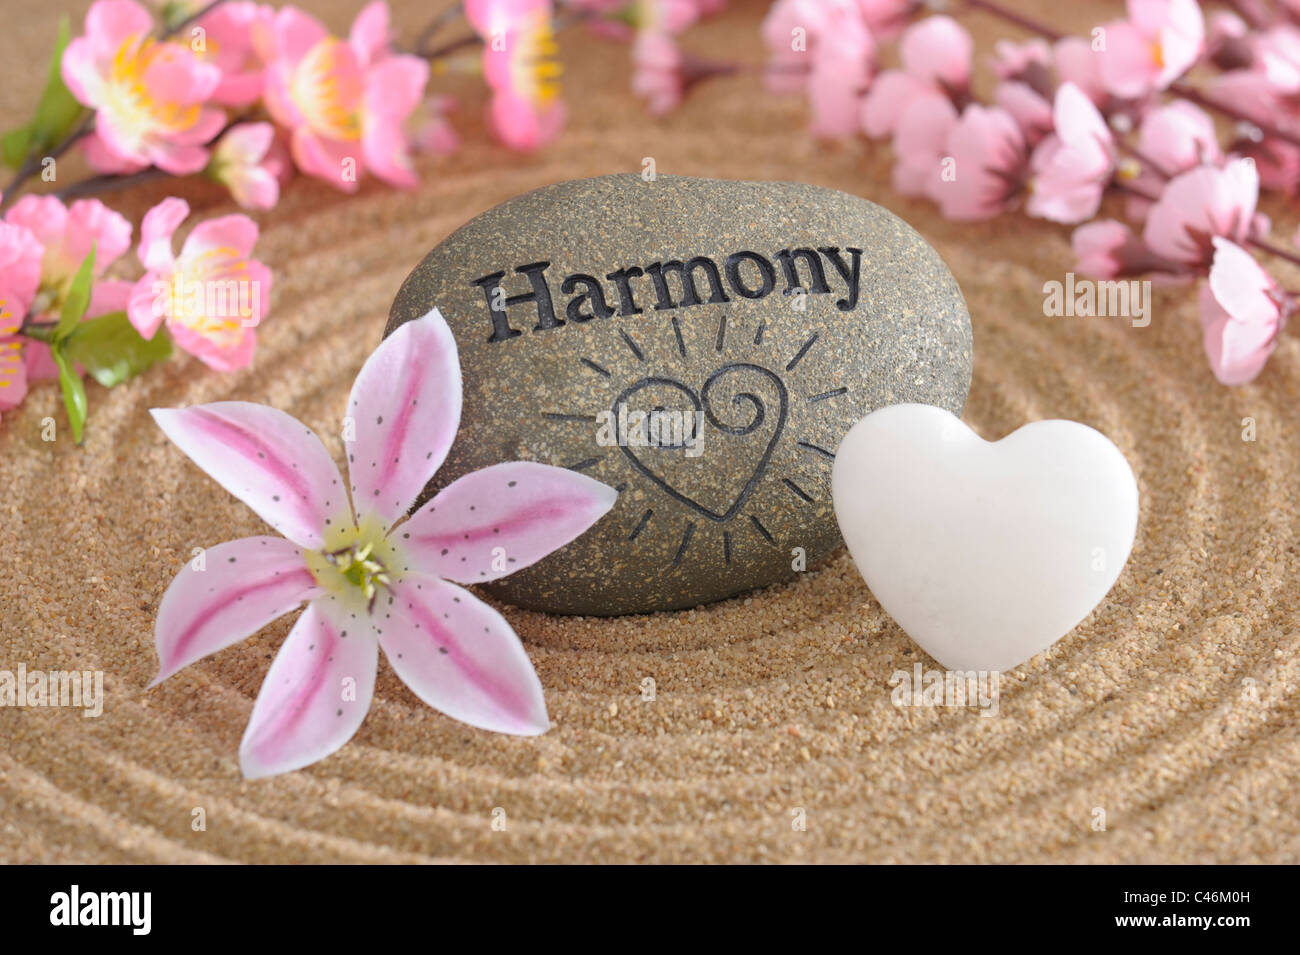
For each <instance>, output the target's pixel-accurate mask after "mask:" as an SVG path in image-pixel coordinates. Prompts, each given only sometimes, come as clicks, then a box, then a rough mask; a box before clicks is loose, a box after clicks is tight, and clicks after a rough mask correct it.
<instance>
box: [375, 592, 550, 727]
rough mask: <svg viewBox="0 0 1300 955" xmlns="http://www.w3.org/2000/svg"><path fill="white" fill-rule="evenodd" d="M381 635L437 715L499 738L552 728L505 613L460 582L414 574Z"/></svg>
mask: <svg viewBox="0 0 1300 955" xmlns="http://www.w3.org/2000/svg"><path fill="white" fill-rule="evenodd" d="M392 597H393V600H392V602H391V603H390V604H388V606H387V607H383V606H382V605H381V606H380V607H377V608H376V611H375V614H376V625H375V630H376V632H377V633H378V635H379V643H380V645H381V646H382V647H383V648H384V655H385V656H386V657H388V662H389V664H390V665H391V666H392V668H393V670H394V671H396V673H397V675H398V676H399V677H401V678H402V682H403V683H405V684H406V685H407V686H409V687H410V688H411V690H412V691H413V692H414V693H415V695H416V696H418V697H419V698H420V699H422V700H423V701H424V702H425V703H428V704H429V705H430V706H432V707H433V708H434V709H436V710H441V711H442V712H443V713H446V714H447V715H448V716H450V717H452V718H454V719H458V720H460V721H461V722H463V723H468V724H470V725H471V726H477V727H479V728H481V729H486V730H492V731H493V732H497V733H513V734H516V735H519V736H536V735H539V734H541V733H545V732H546V731H547V730H548V729H549V728H550V725H551V723H550V718H549V717H548V716H547V715H546V701H545V699H543V697H542V684H541V681H540V680H538V679H537V673H536V672H535V671H534V670H533V665H532V662H531V661H530V660H529V659H528V654H527V653H526V652H525V651H524V646H523V644H522V643H521V642H520V641H519V637H518V636H516V635H515V632H514V630H512V629H511V627H510V624H508V623H507V622H506V620H505V618H504V617H502V616H501V614H499V613H497V612H496V611H495V610H493V609H492V608H491V607H489V606H488V605H487V604H485V603H484V602H483V601H481V600H479V599H478V598H477V597H475V596H474V595H473V594H471V593H470V592H469V591H468V590H464V589H462V588H460V587H457V586H456V585H455V584H450V583H447V582H446V581H444V580H438V579H437V578H436V577H426V576H424V575H422V574H408V575H407V576H406V577H405V578H403V580H402V582H401V583H399V584H398V585H397V586H396V587H395V588H394V592H393V595H392Z"/></svg>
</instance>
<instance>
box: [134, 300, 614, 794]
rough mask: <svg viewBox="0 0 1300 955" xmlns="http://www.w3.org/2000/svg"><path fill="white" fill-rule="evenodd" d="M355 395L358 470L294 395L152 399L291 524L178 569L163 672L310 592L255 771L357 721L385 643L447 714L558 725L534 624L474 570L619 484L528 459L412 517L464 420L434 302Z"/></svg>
mask: <svg viewBox="0 0 1300 955" xmlns="http://www.w3.org/2000/svg"><path fill="white" fill-rule="evenodd" d="M347 407H348V415H349V420H350V421H351V422H353V423H354V424H355V440H352V441H349V442H348V461H349V467H350V471H351V479H350V481H349V482H348V484H347V485H346V486H345V484H344V478H343V477H342V475H340V474H339V471H338V469H337V468H336V467H335V465H334V462H333V461H332V460H331V459H330V457H329V453H328V452H327V451H326V450H325V447H324V445H322V444H321V441H320V439H319V438H317V437H316V435H315V434H313V433H312V431H311V430H310V429H309V428H307V427H305V426H304V425H302V424H301V423H300V422H298V421H296V420H295V419H294V418H292V417H290V416H289V415H287V414H285V413H284V412H281V411H277V410H275V409H273V408H268V407H264V406H262V405H256V404H250V403H247V402H218V403H216V404H209V405H200V406H197V407H193V408H185V409H175V410H165V409H158V410H155V411H154V412H153V415H154V419H155V420H156V421H157V422H158V425H159V427H161V428H162V430H163V431H164V433H166V435H167V437H169V438H170V439H171V440H172V441H173V442H174V443H175V444H176V445H177V446H178V447H179V448H180V449H181V450H182V451H184V452H185V453H186V454H187V455H188V456H189V457H190V459H191V460H193V461H194V463H195V464H197V465H198V466H199V467H200V468H202V469H203V470H204V471H205V472H207V473H208V474H209V475H210V476H211V477H212V478H214V479H215V480H216V481H217V482H218V483H220V484H221V485H222V486H223V487H225V488H226V489H227V490H228V491H230V492H231V493H232V494H234V495H236V496H237V497H239V498H240V499H241V500H243V501H244V503H246V504H248V506H249V507H251V508H252V509H253V510H254V511H256V512H257V514H258V515H259V516H260V517H261V518H263V519H264V520H265V521H266V522H267V523H269V524H270V525H271V526H272V527H274V528H275V529H276V530H277V531H279V532H280V533H281V534H283V535H284V538H287V539H283V538H276V537H251V538H244V539H242V540H237V541H231V542H229V543H225V544H219V545H217V546H216V547H213V548H210V549H209V550H208V552H207V553H206V555H205V561H204V566H205V568H206V569H204V570H196V569H195V568H194V567H193V565H192V564H191V565H187V566H186V567H185V568H184V569H183V570H182V571H181V572H180V573H179V574H177V576H176V579H175V580H174V581H173V582H172V584H171V586H170V587H168V588H167V592H166V593H165V594H164V595H163V598H162V602H161V604H160V605H159V608H158V619H157V624H156V627H155V640H156V644H157V649H158V659H159V671H158V676H157V677H156V678H155V680H154V684H157V683H159V682H161V681H162V680H165V679H167V678H168V677H170V676H171V675H172V674H174V673H175V672H176V671H177V670H180V669H181V668H182V667H185V666H188V665H189V664H191V663H194V662H195V661H197V660H199V659H202V658H203V657H205V656H207V655H209V654H211V653H215V652H217V651H218V650H222V649H224V648H226V647H229V646H231V645H233V644H235V643H237V642H238V641H240V640H243V639H244V638H245V637H247V636H249V635H250V634H252V633H254V632H256V631H257V630H259V629H261V628H262V627H264V626H265V625H266V624H268V623H270V622H271V621H272V620H275V619H276V618H277V617H280V616H282V615H284V614H286V613H288V612H289V611H291V610H293V609H294V608H296V607H297V606H298V605H300V604H301V603H303V602H304V601H306V602H307V610H306V612H304V613H303V614H302V616H300V617H299V618H298V621H297V622H296V623H295V624H294V626H293V629H292V630H291V631H290V633H289V636H288V637H287V638H286V639H285V642H284V644H283V645H282V646H281V648H280V651H279V653H278V654H277V655H276V658H275V661H274V662H273V663H272V664H271V668H270V670H269V671H268V672H267V675H266V679H265V681H264V682H263V683H262V689H261V691H260V692H259V693H258V695H257V702H256V703H255V704H254V705H253V714H252V718H251V719H250V720H249V723H248V728H247V730H246V731H245V733H244V738H243V741H242V742H241V743H240V747H239V760H240V766H241V768H242V770H243V773H244V775H245V776H246V777H248V778H250V779H255V778H258V777H261V776H270V775H273V774H276V773H284V772H289V771H290V770H294V769H299V768H301V767H303V766H307V765H309V764H311V763H314V762H316V761H317V760H320V759H323V758H324V757H326V756H328V755H330V754H331V753H333V752H334V751H335V750H337V749H338V748H339V747H341V746H342V745H343V744H344V743H346V742H347V741H348V740H349V739H351V738H352V735H353V734H354V733H355V732H356V731H357V728H358V727H359V726H360V725H361V722H362V720H363V719H364V717H365V714H366V711H367V710H368V709H369V708H370V702H371V698H372V695H373V692H374V685H375V675H376V671H377V669H378V658H379V650H380V649H381V648H382V649H383V651H384V655H385V656H386V657H387V658H388V663H389V666H391V667H392V668H393V670H394V671H395V672H396V673H397V675H398V677H400V678H401V680H402V681H403V682H404V683H405V684H406V685H407V686H408V687H410V689H411V690H412V692H414V693H415V695H416V696H418V697H419V698H420V699H421V700H423V701H424V702H425V703H427V704H428V705H429V706H432V707H434V708H435V709H437V710H440V711H441V712H443V713H446V714H447V715H448V716H451V717H453V718H454V719H458V720H461V721H462V722H465V723H468V724H470V725H471V726H476V727H479V728H482V729H487V730H492V731H495V732H500V733H512V734H517V735H537V734H540V733H544V732H546V730H547V729H548V728H549V726H550V720H549V717H548V716H547V712H546V703H545V700H544V699H543V695H542V686H541V682H540V681H539V680H538V678H537V674H536V673H535V672H534V670H533V667H532V664H531V663H530V661H529V659H528V654H527V653H526V652H525V650H524V647H523V644H522V643H521V642H520V640H519V637H518V636H516V635H515V632H514V630H513V629H512V628H511V627H510V624H509V623H507V622H506V620H505V618H504V617H502V616H501V615H500V614H499V613H498V612H497V611H496V610H494V609H493V608H492V607H490V606H489V605H487V604H486V603H484V602H483V601H481V600H479V599H478V598H477V597H475V596H474V595H473V594H472V593H470V592H469V591H468V590H465V589H464V588H463V587H461V586H458V584H470V583H482V582H486V581H490V580H495V579H497V578H499V577H503V576H505V575H506V574H507V573H511V572H513V571H515V570H518V569H521V568H523V567H526V566H528V565H529V564H532V563H533V562H535V561H537V560H539V559H541V558H542V557H544V556H545V555H546V554H549V553H550V552H551V551H553V550H555V549H556V548H559V547H562V546H563V545H565V544H567V543H569V542H570V541H571V540H573V539H574V538H576V537H577V536H578V535H580V534H582V533H583V532H584V531H586V530H587V529H588V528H589V527H590V526H591V525H592V524H594V523H595V522H596V521H597V520H598V519H599V518H600V517H602V516H603V515H604V514H605V513H606V512H607V511H608V510H609V509H610V507H612V506H613V504H614V501H615V499H616V497H617V494H616V492H615V491H614V490H613V489H612V488H610V487H607V486H605V485H604V484H601V483H599V482H597V481H594V480H592V479H591V478H589V477H586V476H584V475H582V474H579V473H577V472H574V471H569V470H567V469H564V468H557V467H550V466H548V465H543V464H535V463H531V462H524V461H512V462H509V463H506V464H498V465H494V466H492V467H488V468H484V469H483V470H481V471H475V472H472V473H470V474H467V475H465V476H464V477H461V478H459V479H458V480H456V481H453V482H452V483H451V484H449V485H447V486H446V487H445V488H443V490H442V491H440V492H439V493H438V494H437V495H436V496H435V497H434V498H433V499H432V500H430V501H429V502H427V503H426V504H425V505H424V506H423V507H421V508H420V509H419V510H418V511H416V512H415V514H414V515H412V516H411V517H410V519H409V520H406V521H404V522H403V520H402V519H403V517H404V516H405V515H406V513H407V510H408V509H409V508H410V507H411V505H412V504H413V503H414V502H415V500H416V498H417V497H418V496H419V494H420V493H421V491H422V490H423V489H424V486H425V484H426V483H427V482H428V481H429V479H430V478H432V477H433V475H434V474H435V472H436V471H437V470H438V468H439V466H440V465H441V464H442V462H443V460H444V458H445V457H446V454H447V451H448V449H449V448H450V447H451V444H452V441H453V439H454V438H455V435H456V431H457V428H458V427H459V425H460V409H461V373H460V361H459V359H458V357H457V353H456V343H455V340H454V339H453V337H452V334H451V330H450V329H449V328H448V327H447V324H446V322H445V321H443V318H442V316H441V315H440V314H439V312H438V310H437V309H436V308H435V309H433V310H431V311H430V312H429V313H428V314H427V315H426V316H424V317H423V318H421V319H419V320H417V321H413V322H408V323H407V324H405V325H403V326H402V327H401V328H399V329H398V330H397V331H396V332H394V333H393V334H392V335H390V336H389V337H388V338H387V339H385V341H384V342H383V344H381V345H380V346H379V348H378V349H377V350H376V351H375V352H374V353H373V354H372V355H371V356H370V357H369V358H368V359H367V360H366V363H365V365H364V366H363V367H362V369H361V373H360V374H359V375H358V376H357V379H356V382H355V383H354V384H353V386H352V394H351V396H350V397H349V399H348V406H347ZM348 488H350V489H351V503H349V495H348ZM503 557H504V559H502V558H503Z"/></svg>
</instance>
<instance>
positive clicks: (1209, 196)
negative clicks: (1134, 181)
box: [1142, 159, 1259, 270]
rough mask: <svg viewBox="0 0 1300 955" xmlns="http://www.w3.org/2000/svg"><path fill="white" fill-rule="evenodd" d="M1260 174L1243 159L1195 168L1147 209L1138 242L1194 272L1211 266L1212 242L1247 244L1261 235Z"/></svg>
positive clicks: (1173, 181) (1251, 164) (1249, 162)
mask: <svg viewBox="0 0 1300 955" xmlns="http://www.w3.org/2000/svg"><path fill="white" fill-rule="evenodd" d="M1258 199H1259V173H1258V172H1257V171H1256V169H1255V164H1254V163H1253V162H1251V161H1250V160H1247V159H1233V160H1231V161H1230V162H1228V163H1227V165H1225V166H1224V167H1223V168H1222V169H1220V168H1217V167H1214V166H1197V167H1196V168H1194V169H1190V170H1188V171H1187V172H1184V173H1181V174H1179V175H1177V176H1175V177H1174V178H1173V179H1172V180H1170V182H1169V184H1168V185H1167V186H1166V187H1165V190H1164V192H1162V193H1161V194H1160V198H1159V199H1158V200H1157V201H1156V203H1155V204H1154V205H1153V206H1152V207H1151V211H1150V213H1149V215H1148V216H1147V221H1146V226H1145V228H1144V229H1143V232H1142V238H1143V240H1144V241H1145V242H1146V244H1147V245H1148V246H1150V248H1151V250H1152V251H1153V252H1155V253H1156V254H1157V255H1159V256H1161V257H1162V258H1165V259H1169V260H1170V261H1173V262H1178V263H1181V264H1182V265H1184V266H1186V267H1188V268H1191V269H1196V270H1204V269H1208V268H1209V267H1210V261H1211V260H1212V259H1213V257H1214V247H1213V244H1212V242H1211V240H1212V239H1213V238H1214V236H1222V237H1224V238H1226V239H1231V240H1232V241H1234V242H1238V243H1241V242H1245V241H1246V240H1247V239H1249V238H1252V237H1254V236H1255V235H1256V233H1257V232H1258V231H1259V223H1257V222H1256V217H1255V203H1256V202H1257V201H1258Z"/></svg>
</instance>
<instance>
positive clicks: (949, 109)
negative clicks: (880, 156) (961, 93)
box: [893, 94, 957, 202]
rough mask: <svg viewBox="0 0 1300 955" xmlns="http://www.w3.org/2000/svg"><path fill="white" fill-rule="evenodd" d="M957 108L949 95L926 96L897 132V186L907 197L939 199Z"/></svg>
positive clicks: (895, 136)
mask: <svg viewBox="0 0 1300 955" xmlns="http://www.w3.org/2000/svg"><path fill="white" fill-rule="evenodd" d="M955 125H957V110H956V108H955V107H954V106H953V105H952V103H950V102H949V101H948V99H947V97H944V96H939V95H938V94H935V95H933V96H923V97H921V98H920V99H919V100H918V101H917V102H916V103H914V104H913V105H912V108H911V109H909V110H908V111H907V114H906V115H905V116H903V117H902V119H901V120H900V121H899V123H898V128H897V130H896V131H895V132H894V144H893V145H894V159H895V162H894V174H893V182H894V188H895V189H896V190H897V191H898V192H899V193H900V194H902V195H904V196H914V197H917V198H928V199H933V200H935V201H936V202H937V201H939V197H940V192H939V190H940V189H941V188H942V185H943V183H942V179H941V176H942V172H943V161H944V159H945V157H946V156H947V151H948V135H949V133H950V132H952V128H953V127H954V126H955Z"/></svg>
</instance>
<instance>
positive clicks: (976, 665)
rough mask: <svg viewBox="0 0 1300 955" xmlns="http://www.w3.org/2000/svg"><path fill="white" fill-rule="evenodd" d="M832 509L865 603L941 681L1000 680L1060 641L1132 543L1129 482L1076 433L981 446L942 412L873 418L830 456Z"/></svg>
mask: <svg viewBox="0 0 1300 955" xmlns="http://www.w3.org/2000/svg"><path fill="white" fill-rule="evenodd" d="M831 495H832V497H833V499H834V503H835V516H836V518H837V519H838V520H839V524H840V531H841V533H842V534H843V535H844V540H845V542H846V543H847V544H848V546H849V553H851V554H852V555H853V560H854V562H855V563H856V564H857V565H858V570H859V571H860V572H861V573H862V577H863V579H864V580H866V582H867V586H868V587H870V588H871V592H872V593H873V594H874V595H875V597H876V599H877V600H879V601H880V605H881V606H882V607H884V608H885V610H886V612H888V613H889V615H890V616H891V617H893V618H894V619H895V620H896V621H897V622H898V624H899V626H901V627H902V628H903V629H904V630H906V631H907V633H908V634H909V635H910V636H911V637H912V639H913V640H915V641H916V642H917V643H919V644H920V645H921V647H922V648H923V649H924V650H925V651H926V652H927V653H929V654H930V656H932V657H934V658H935V659H936V660H938V661H939V662H940V663H941V664H943V666H945V667H947V668H948V669H951V670H1009V669H1011V668H1012V667H1014V666H1016V665H1018V664H1020V663H1023V662H1024V661H1025V660H1028V659H1029V658H1030V657H1032V656H1033V655H1034V654H1036V653H1038V652H1040V651H1042V650H1045V649H1047V648H1048V647H1050V646H1051V645H1052V644H1053V643H1055V642H1056V641H1057V640H1059V639H1060V638H1061V637H1063V636H1065V634H1066V633H1068V632H1069V631H1070V630H1071V629H1073V628H1074V627H1075V626H1076V625H1077V624H1078V623H1079V622H1080V621H1081V620H1083V618H1084V617H1086V616H1087V615H1088V614H1089V613H1090V612H1091V611H1092V609H1093V608H1094V607H1095V606H1097V604H1098V603H1100V602H1101V599H1102V598H1103V597H1105V596H1106V593H1107V592H1108V591H1109V590H1110V588H1111V587H1112V586H1113V585H1114V583H1115V581H1116V579H1117V578H1118V577H1119V573H1120V571H1121V570H1122V569H1123V567H1124V562H1125V561H1126V560H1128V555H1129V551H1130V549H1132V547H1133V537H1134V534H1135V533H1136V532H1137V516H1138V491H1137V481H1136V480H1135V479H1134V477H1133V471H1132V469H1131V468H1130V467H1129V465H1128V462H1127V461H1126V460H1124V455H1123V454H1121V453H1120V450H1119V449H1118V448H1117V447H1115V445H1114V444H1112V443H1111V442H1110V440H1109V439H1108V438H1106V437H1105V436H1104V435H1102V434H1101V433H1099V432H1097V431H1094V430H1093V429H1092V428H1089V427H1088V426H1087V425H1083V424H1079V423H1078V422H1075V421H1037V422H1034V423H1033V424H1028V425H1025V426H1024V427H1023V428H1021V429H1020V430H1018V431H1015V432H1013V433H1012V434H1010V435H1008V436H1007V437H1005V438H1003V439H1002V440H1001V441H985V440H983V439H982V438H981V437H980V436H979V435H977V434H976V433H975V432H974V431H972V430H971V429H970V428H968V427H967V426H966V425H964V424H963V423H962V422H961V420H960V419H958V418H956V417H955V416H953V415H952V414H950V413H949V412H947V411H944V410H943V409H942V408H934V407H931V406H930V405H917V404H903V405H892V406H890V407H887V408H881V409H880V410H879V411H875V412H873V413H871V414H869V415H867V417H865V418H863V419H862V420H861V421H859V422H858V423H857V424H855V425H854V426H853V427H852V428H851V429H850V430H849V433H848V434H846V435H845V436H844V440H843V441H842V442H840V447H839V450H838V451H837V452H836V454H835V467H834V469H833V471H832V474H831Z"/></svg>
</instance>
